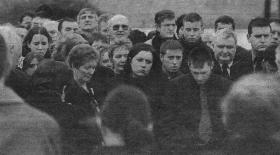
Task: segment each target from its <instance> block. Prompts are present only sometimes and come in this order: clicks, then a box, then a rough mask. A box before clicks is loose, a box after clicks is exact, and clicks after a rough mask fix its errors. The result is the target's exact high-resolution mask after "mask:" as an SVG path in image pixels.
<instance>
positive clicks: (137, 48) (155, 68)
mask: <svg viewBox="0 0 280 155" xmlns="http://www.w3.org/2000/svg"><path fill="white" fill-rule="evenodd" d="M141 51H148V52H151V53H152V55H153V65H152V68H151V71H150V73H149V76H151V77H155V76H157V75H158V73H159V72H160V71H161V68H160V66H161V64H160V59H159V57H158V55H157V54H156V53H155V50H154V48H153V47H152V45H149V44H146V43H138V44H135V45H134V46H133V47H132V48H131V49H130V51H129V53H128V56H127V61H126V64H125V66H124V73H125V74H126V76H130V74H131V73H132V70H131V61H132V59H133V58H134V56H136V55H137V54H138V53H139V52H141Z"/></svg>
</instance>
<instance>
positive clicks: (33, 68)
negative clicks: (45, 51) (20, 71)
mask: <svg viewBox="0 0 280 155" xmlns="http://www.w3.org/2000/svg"><path fill="white" fill-rule="evenodd" d="M38 64H39V61H38V59H37V58H34V59H32V61H31V62H30V64H29V66H30V67H28V68H27V69H26V71H25V72H26V73H27V74H28V75H29V76H32V75H33V73H34V72H35V71H36V69H37V68H38Z"/></svg>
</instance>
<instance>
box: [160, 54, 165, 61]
mask: <svg viewBox="0 0 280 155" xmlns="http://www.w3.org/2000/svg"><path fill="white" fill-rule="evenodd" d="M163 57H164V54H162V53H160V61H161V62H163Z"/></svg>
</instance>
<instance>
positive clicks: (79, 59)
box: [68, 44, 99, 68]
mask: <svg viewBox="0 0 280 155" xmlns="http://www.w3.org/2000/svg"><path fill="white" fill-rule="evenodd" d="M89 61H96V62H97V63H98V61H99V55H98V53H97V52H96V51H95V50H94V48H93V47H91V46H90V45H88V44H79V45H76V46H74V47H73V48H72V49H71V51H70V53H69V56H68V64H69V66H70V67H71V68H79V67H81V66H82V65H84V64H85V63H87V62H89Z"/></svg>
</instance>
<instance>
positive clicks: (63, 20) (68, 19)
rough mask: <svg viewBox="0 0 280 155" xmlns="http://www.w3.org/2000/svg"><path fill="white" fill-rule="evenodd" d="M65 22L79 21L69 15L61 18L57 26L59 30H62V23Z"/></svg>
mask: <svg viewBox="0 0 280 155" xmlns="http://www.w3.org/2000/svg"><path fill="white" fill-rule="evenodd" d="M64 22H77V21H76V20H75V19H73V18H68V17H66V18H63V19H61V20H59V22H58V27H57V28H58V31H59V32H61V30H62V25H63V23H64Z"/></svg>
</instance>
